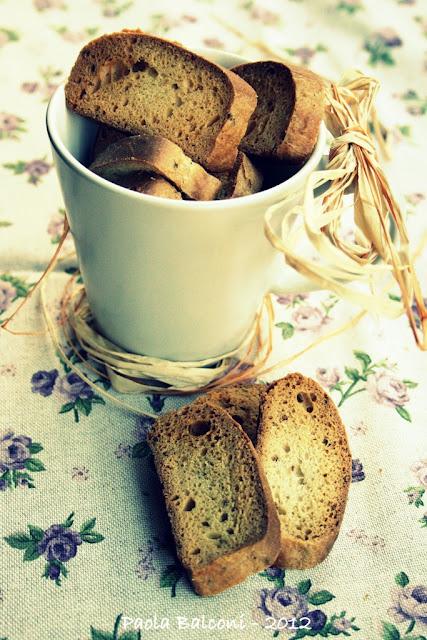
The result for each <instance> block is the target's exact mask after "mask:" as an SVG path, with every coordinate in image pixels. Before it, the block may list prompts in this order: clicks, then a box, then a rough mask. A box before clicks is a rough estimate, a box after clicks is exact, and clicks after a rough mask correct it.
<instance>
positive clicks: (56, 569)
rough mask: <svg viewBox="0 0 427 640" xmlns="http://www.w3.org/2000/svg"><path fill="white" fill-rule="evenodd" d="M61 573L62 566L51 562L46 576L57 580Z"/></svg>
mask: <svg viewBox="0 0 427 640" xmlns="http://www.w3.org/2000/svg"><path fill="white" fill-rule="evenodd" d="M60 575H61V567H60V566H59V565H58V564H50V565H49V567H48V569H47V570H46V578H49V580H55V582H56V581H57V580H58V579H59V576H60Z"/></svg>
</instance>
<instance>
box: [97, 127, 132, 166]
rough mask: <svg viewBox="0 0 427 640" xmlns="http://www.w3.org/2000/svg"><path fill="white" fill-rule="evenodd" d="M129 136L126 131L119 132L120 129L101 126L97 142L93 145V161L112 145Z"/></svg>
mask: <svg viewBox="0 0 427 640" xmlns="http://www.w3.org/2000/svg"><path fill="white" fill-rule="evenodd" d="M128 135H129V134H128V133H125V132H124V131H119V130H118V129H113V127H108V126H107V125H106V124H101V125H100V126H99V127H98V131H97V134H96V138H95V142H94V145H93V151H92V161H93V160H95V158H96V157H97V156H99V154H100V153H102V152H103V151H105V149H106V148H107V147H109V146H110V144H113V142H118V141H119V140H123V138H126V137H127V136H128Z"/></svg>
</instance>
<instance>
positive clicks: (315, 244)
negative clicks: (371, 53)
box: [265, 71, 427, 350]
mask: <svg viewBox="0 0 427 640" xmlns="http://www.w3.org/2000/svg"><path fill="white" fill-rule="evenodd" d="M325 88H326V117H325V119H326V126H327V128H328V130H329V131H330V132H331V134H332V135H333V136H334V139H333V141H332V143H331V147H330V153H329V162H328V164H327V166H326V168H325V169H323V170H320V171H315V172H313V173H312V174H311V175H310V176H309V178H308V181H307V185H306V188H305V193H304V198H303V203H302V205H301V206H298V207H294V208H292V209H291V210H288V211H286V210H285V211H283V220H282V226H281V234H280V235H279V234H277V233H276V232H275V230H274V226H273V218H274V216H275V215H276V214H277V213H280V212H282V209H284V208H285V207H286V203H282V202H279V203H278V204H276V205H274V206H273V207H271V208H270V209H269V210H268V211H267V212H266V215H265V233H266V235H267V238H268V239H269V240H270V242H271V243H272V244H273V246H274V247H275V248H276V249H278V250H279V251H281V252H282V253H283V254H284V256H285V260H286V262H287V263H288V264H289V265H290V266H292V267H293V268H294V269H296V270H297V271H298V272H299V273H301V274H302V275H304V276H306V277H308V278H310V279H311V280H312V281H313V282H315V283H316V284H317V285H318V286H319V287H321V288H324V289H330V290H332V291H334V292H335V293H336V294H337V295H338V296H340V297H342V298H346V299H347V300H349V301H351V302H353V303H355V304H357V305H359V306H361V307H362V308H364V309H366V310H368V311H371V312H376V313H380V314H382V315H387V316H390V317H396V316H398V315H401V313H402V312H403V311H406V314H407V316H408V319H409V323H410V326H411V329H412V332H413V334H414V337H415V340H416V343H417V345H418V346H419V347H420V348H421V349H424V350H425V349H427V310H426V308H425V304H424V301H423V297H422V294H421V288H420V285H419V282H418V279H417V277H416V273H415V270H414V265H413V257H412V255H411V251H410V247H409V238H408V233H407V230H406V225H405V220H404V217H403V215H402V212H401V210H400V207H399V205H398V203H397V201H396V199H395V198H394V196H393V194H392V192H391V189H390V185H389V183H388V181H387V178H386V177H385V175H384V172H383V170H382V168H381V166H380V163H379V159H378V152H377V147H376V144H375V140H374V138H373V136H372V135H371V133H370V131H369V124H370V122H372V119H373V118H374V119H375V111H374V99H375V96H376V94H377V91H378V88H379V83H378V81H377V80H374V79H373V78H370V77H367V76H364V75H363V74H362V73H360V72H358V71H350V72H348V73H347V74H346V76H345V77H344V78H343V79H342V81H341V83H340V84H339V85H336V84H334V83H331V82H325ZM325 184H327V185H328V186H327V188H326V190H324V191H323V192H322V193H321V194H319V195H316V189H317V188H318V187H320V186H323V185H325ZM349 189H353V190H354V228H355V239H354V241H349V240H346V239H345V238H343V236H342V235H341V233H342V219H343V216H344V214H345V213H346V211H347V207H345V206H344V195H345V193H346V192H347V191H348V190H349ZM393 234H394V237H393ZM302 238H308V240H309V241H310V243H311V246H312V248H314V250H315V252H316V255H315V258H311V259H309V258H306V257H304V255H303V252H302V251H301V247H300V245H301V240H302ZM387 273H391V274H392V275H393V277H394V279H395V281H396V283H397V284H398V286H399V288H400V291H401V294H402V302H401V303H400V302H397V301H395V300H391V299H390V298H389V297H388V295H387V294H384V293H383V294H380V293H378V291H375V288H376V287H377V285H378V283H381V282H382V277H383V276H385V275H386V274H387ZM350 281H351V282H352V283H355V284H353V285H350V284H348V283H349V282H350ZM360 283H365V284H366V283H367V284H368V285H369V286H370V287H371V293H370V294H369V293H366V291H363V289H361V288H360ZM365 289H366V287H365ZM413 305H414V307H413ZM414 308H415V310H414ZM415 314H417V315H418V318H419V323H420V330H418V327H417V319H416V315H415Z"/></svg>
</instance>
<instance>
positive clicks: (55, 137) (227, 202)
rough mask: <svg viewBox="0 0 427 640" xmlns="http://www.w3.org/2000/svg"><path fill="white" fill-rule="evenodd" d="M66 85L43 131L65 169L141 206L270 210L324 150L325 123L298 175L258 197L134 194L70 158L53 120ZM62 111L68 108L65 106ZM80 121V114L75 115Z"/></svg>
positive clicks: (51, 102) (49, 110) (53, 98)
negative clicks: (175, 197)
mask: <svg viewBox="0 0 427 640" xmlns="http://www.w3.org/2000/svg"><path fill="white" fill-rule="evenodd" d="M197 51H198V53H200V54H201V55H204V56H205V57H209V56H213V57H214V56H218V55H230V56H233V57H234V58H238V59H240V60H241V61H242V62H245V61H246V59H245V58H242V57H241V56H239V55H237V54H233V53H229V52H226V51H221V50H219V49H212V48H203V49H202V48H199V49H198V50H197ZM64 93H65V82H63V83H61V84H60V85H59V86H58V87H57V88H56V90H55V91H54V93H53V94H52V96H51V98H50V100H49V104H48V106H47V110H46V129H47V134H48V136H49V140H50V143H51V145H52V147H53V148H54V150H55V151H56V153H57V154H58V155H59V157H60V158H61V159H62V160H63V162H65V164H66V165H68V167H69V168H70V169H71V170H72V171H74V172H76V173H78V174H80V176H81V177H83V178H86V180H89V181H91V182H94V183H95V184H97V185H98V186H100V187H103V188H104V189H109V190H110V191H113V192H116V193H117V194H118V195H120V194H121V195H123V196H124V195H125V196H127V197H129V198H132V199H136V200H139V201H140V202H144V201H146V202H147V203H150V205H151V206H153V204H154V203H155V202H157V203H158V204H159V205H163V206H164V205H165V203H167V207H168V209H170V210H171V211H172V210H175V209H176V210H181V209H183V208H185V209H187V210H190V209H198V210H199V211H200V210H201V209H204V210H206V211H210V210H212V209H216V210H218V211H219V210H221V211H222V210H225V209H235V208H242V207H244V206H245V205H259V206H262V205H266V206H270V205H271V204H273V203H275V202H278V201H280V197H281V196H285V195H287V194H288V193H289V191H292V190H293V188H294V187H296V186H297V185H298V183H301V182H302V181H303V180H304V179H305V178H306V177H307V176H308V175H310V173H312V171H314V170H315V168H316V167H317V165H318V164H319V162H320V160H321V158H322V155H323V149H324V145H325V141H326V127H325V123H324V121H322V122H321V124H320V130H319V136H318V138H317V142H316V145H315V147H314V149H313V151H312V153H311V155H310V157H309V158H308V160H307V161H306V162H305V164H304V165H303V166H302V167H301V169H299V171H297V172H296V173H295V174H294V175H293V176H291V177H290V178H288V179H287V180H285V181H284V182H280V183H279V184H278V185H275V186H274V187H270V188H269V189H265V190H263V191H259V192H258V193H251V194H249V195H246V196H240V197H239V198H226V199H224V200H172V199H168V198H161V197H158V196H153V195H149V194H146V193H139V192H138V191H133V190H131V189H127V188H126V187H122V186H120V185H118V184H115V183H114V182H110V181H109V180H106V179H105V178H102V177H101V176H98V175H97V174H96V173H94V172H93V171H91V170H90V169H88V168H87V167H86V166H85V165H84V164H82V163H81V162H80V161H79V160H77V158H75V157H74V156H73V154H72V153H71V152H70V151H69V150H68V148H67V147H66V145H65V143H64V142H63V141H62V139H61V136H60V135H59V131H58V128H57V125H56V116H57V114H58V112H59V110H60V109H61V106H62V104H64V105H65V95H64ZM65 108H67V107H66V106H65ZM76 115H78V116H79V117H84V116H80V115H79V114H76Z"/></svg>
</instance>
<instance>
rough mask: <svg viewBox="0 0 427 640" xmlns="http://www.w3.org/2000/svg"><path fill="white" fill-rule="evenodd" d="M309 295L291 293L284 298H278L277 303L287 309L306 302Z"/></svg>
mask: <svg viewBox="0 0 427 640" xmlns="http://www.w3.org/2000/svg"><path fill="white" fill-rule="evenodd" d="M307 298H308V293H289V294H287V295H283V296H277V302H278V303H279V304H283V305H284V306H285V307H293V306H295V305H297V304H299V303H300V302H303V301H304V300H307Z"/></svg>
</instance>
